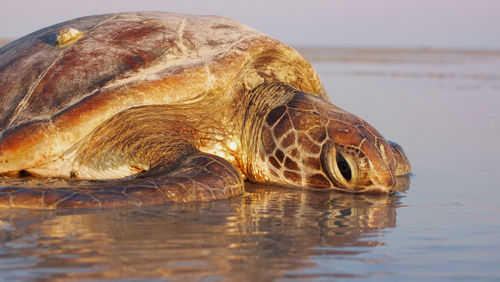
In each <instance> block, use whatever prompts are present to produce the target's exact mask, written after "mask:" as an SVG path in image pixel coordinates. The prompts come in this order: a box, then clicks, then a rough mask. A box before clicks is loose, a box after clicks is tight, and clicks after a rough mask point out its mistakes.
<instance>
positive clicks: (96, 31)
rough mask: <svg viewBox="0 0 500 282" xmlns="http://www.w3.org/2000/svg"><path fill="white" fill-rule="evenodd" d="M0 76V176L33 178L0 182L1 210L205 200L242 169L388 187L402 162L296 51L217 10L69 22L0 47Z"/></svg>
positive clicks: (223, 190) (234, 187)
mask: <svg viewBox="0 0 500 282" xmlns="http://www.w3.org/2000/svg"><path fill="white" fill-rule="evenodd" d="M0 78H1V80H0V103H1V104H2V105H3V107H2V108H1V109H0V127H1V130H2V135H1V138H0V173H1V174H2V175H4V176H5V177H7V178H10V179H15V178H20V177H23V176H26V175H28V176H29V180H26V181H21V182H20V183H21V184H19V182H16V183H18V184H15V183H14V182H10V181H9V180H8V179H7V180H5V181H4V182H5V183H4V184H3V185H2V188H0V206H8V207H24V208H40V209H62V208H85V207H119V206H144V205H160V204H164V203H168V202H189V201H211V200H216V199H226V198H229V197H233V196H236V195H240V194H241V193H242V192H243V191H244V180H245V179H247V180H249V181H251V182H256V183H269V184H279V185H284V186H290V187H297V188H301V189H304V188H307V189H317V190H327V189H335V190H340V191H345V192H352V193H361V192H382V193H390V192H392V191H393V190H394V187H395V183H396V180H395V179H396V176H398V175H405V174H408V173H409V172H410V165H409V162H408V160H407V158H406V156H405V154H404V153H403V151H402V149H401V148H400V147H399V146H398V145H396V144H394V143H390V142H388V141H386V140H385V139H384V138H383V137H382V136H381V135H380V134H379V133H378V132H377V131H376V130H375V129H374V128H373V127H372V126H371V125H369V124H368V123H366V122H365V121H364V120H362V119H360V118H358V117H356V116H354V115H352V114H350V113H348V112H346V111H344V110H342V109H340V108H338V107H337V106H335V105H333V104H331V103H330V101H329V98H328V96H327V95H326V93H325V91H324V90H323V87H322V85H321V82H320V80H319V78H318V75H317V73H316V71H315V70H314V69H313V68H312V67H311V65H310V64H309V63H308V62H307V61H306V60H305V59H304V58H302V57H301V56H300V55H299V54H298V53H297V52H296V51H294V50H293V49H292V48H290V47H288V46H286V45H285V44H283V43H281V42H279V41H277V40H275V39H273V38H270V37H268V36H266V35H264V34H262V33H260V32H257V31H255V30H253V29H251V28H249V27H247V26H245V25H242V24H240V23H237V22H235V21H232V20H230V19H227V18H223V17H216V16H188V15H179V14H170V13H127V14H114V15H101V16H91V17H84V18H79V19H75V20H71V21H68V22H65V23H61V24H57V25H54V26H51V27H48V28H45V29H42V30H39V31H37V32H34V33H32V34H30V35H27V36H26V37H23V38H21V39H19V40H17V41H14V42H12V43H10V44H8V45H6V46H4V47H3V48H1V49H0ZM40 178H45V179H47V178H50V179H60V180H63V181H62V182H61V183H60V184H58V185H52V186H51V185H47V186H45V184H44V185H37V183H38V182H37V179H40ZM64 180H66V181H64ZM40 183H44V182H40ZM37 186H38V187H37Z"/></svg>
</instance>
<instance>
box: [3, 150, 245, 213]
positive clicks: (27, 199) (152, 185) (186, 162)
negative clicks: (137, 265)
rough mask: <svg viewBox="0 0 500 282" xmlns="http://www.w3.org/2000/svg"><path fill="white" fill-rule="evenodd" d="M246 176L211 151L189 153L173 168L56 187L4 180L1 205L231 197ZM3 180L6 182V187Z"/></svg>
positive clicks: (66, 205)
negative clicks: (15, 183) (134, 175)
mask: <svg viewBox="0 0 500 282" xmlns="http://www.w3.org/2000/svg"><path fill="white" fill-rule="evenodd" d="M243 185H244V183H243V180H242V178H241V176H240V174H239V172H238V170H237V169H236V168H235V167H234V166H233V165H232V164H231V163H229V162H228V161H226V160H224V159H222V158H220V157H217V156H214V155H210V154H206V153H202V152H198V151H197V152H195V153H193V154H191V155H188V156H186V157H185V158H184V159H183V160H182V161H180V163H179V165H178V166H177V167H176V168H175V169H174V170H170V171H168V172H163V173H162V172H161V171H156V172H155V174H151V173H149V174H145V175H144V176H142V177H138V178H134V179H130V180H121V181H113V182H93V183H90V184H88V182H87V184H83V185H78V182H77V183H76V185H75V183H68V184H63V185H61V186H55V187H54V188H38V187H33V185H28V186H25V187H22V186H16V185H10V186H9V185H5V184H3V185H1V186H0V207H11V208H30V209H48V210H54V209H78V208H114V207H141V206H155V205H162V204H166V203H171V202H197V201H200V202H202V201H212V200H220V199H227V198H230V197H233V196H237V195H240V194H242V193H243V191H244V188H243ZM2 186H3V187H2Z"/></svg>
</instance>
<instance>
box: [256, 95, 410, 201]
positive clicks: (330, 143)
mask: <svg viewBox="0 0 500 282" xmlns="http://www.w3.org/2000/svg"><path fill="white" fill-rule="evenodd" d="M257 151H258V154H259V155H260V156H259V157H260V160H261V161H262V167H265V169H267V172H268V174H267V177H268V178H269V179H267V180H264V181H270V182H273V183H278V184H282V185H289V186H300V187H309V188H315V189H336V190H342V191H346V192H354V193H358V192H386V193H391V192H393V191H394V190H396V176H398V175H405V174H408V173H409V172H410V165H409V162H408V159H407V158H406V156H405V154H404V152H403V150H402V149H401V147H400V146H398V145H397V144H395V143H392V142H389V141H387V140H385V139H384V138H383V137H382V136H381V135H380V134H379V133H378V132H377V130H375V128H373V127H372V126H371V125H369V124H368V123H367V122H365V121H364V120H362V119H360V118H358V117H356V116H355V115H352V114H350V113H348V112H346V111H344V110H342V109H340V108H338V107H336V106H334V105H332V104H331V103H330V102H328V101H326V100H324V99H322V98H319V97H317V96H314V95H311V94H307V93H303V92H300V91H297V90H295V91H294V92H293V94H292V96H291V98H290V99H289V100H287V101H286V102H285V103H283V104H282V105H279V106H277V107H274V108H273V109H271V110H270V111H269V112H268V114H267V116H266V118H265V120H264V122H263V126H262V131H261V135H260V146H259V149H258V150H257Z"/></svg>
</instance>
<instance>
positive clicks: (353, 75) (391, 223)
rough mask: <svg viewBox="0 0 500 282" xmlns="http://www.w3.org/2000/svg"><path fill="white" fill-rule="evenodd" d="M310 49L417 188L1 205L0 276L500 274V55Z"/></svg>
mask: <svg viewBox="0 0 500 282" xmlns="http://www.w3.org/2000/svg"><path fill="white" fill-rule="evenodd" d="M302 51H303V52H304V54H306V56H308V57H310V58H312V63H313V65H314V66H315V67H316V68H317V69H318V71H319V73H320V76H321V78H322V81H323V83H324V85H325V89H326V90H327V92H328V93H330V95H331V97H332V100H333V101H334V103H335V104H337V105H339V106H341V107H343V108H345V109H347V110H349V111H350V112H353V113H356V114H358V115H360V116H361V117H363V118H365V119H366V120H368V121H369V122H370V123H372V124H374V125H375V127H376V128H377V129H378V130H379V131H380V132H381V133H382V134H383V135H384V136H385V137H387V138H389V139H391V140H395V141H397V142H398V143H399V144H400V145H402V146H403V148H404V149H405V151H406V153H407V154H408V156H409V159H410V160H411V162H412V166H413V170H414V175H413V176H412V177H411V185H410V189H409V190H408V191H406V192H401V193H398V194H396V195H393V196H384V195H378V196H376V195H348V194H339V193H314V192H303V191H296V190H290V189H282V188H278V187H267V186H257V185H252V186H250V187H248V191H247V194H246V195H244V196H242V197H239V198H236V199H231V200H227V201H218V202H213V203H205V204H176V205H169V206H165V207H156V208H144V209H127V210H123V209H121V210H106V211H89V210H87V211H83V210H82V211H71V212H68V211H66V212H37V211H26V210H0V280H13V279H16V280H37V279H43V278H47V279H55V278H63V279H88V278H99V279H113V278H172V279H173V280H186V279H190V280H243V281H247V280H256V279H260V280H274V279H277V280H294V279H297V280H305V279H311V278H314V279H317V280H343V279H346V280H353V279H354V280H357V279H369V280H383V281H387V280H395V281H407V280H423V279H430V280H456V279H462V280H498V279H500V270H499V269H498V266H499V265H500V240H499V238H500V203H499V199H500V184H499V183H500V170H499V168H498V166H497V163H498V160H499V158H500V149H499V146H498V144H500V126H499V121H500V113H499V111H498V109H500V52H435V51H429V50H421V51H418V52H417V51H411V52H409V51H397V50H388V51H387V50H339V49H315V50H311V49H308V50H306V49H304V50H302Z"/></svg>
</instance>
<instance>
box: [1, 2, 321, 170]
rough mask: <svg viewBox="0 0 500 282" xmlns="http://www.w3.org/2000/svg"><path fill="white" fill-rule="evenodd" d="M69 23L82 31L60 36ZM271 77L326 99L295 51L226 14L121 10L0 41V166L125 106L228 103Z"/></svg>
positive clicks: (32, 156)
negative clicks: (210, 100)
mask: <svg viewBox="0 0 500 282" xmlns="http://www.w3.org/2000/svg"><path fill="white" fill-rule="evenodd" d="M69 29H75V30H77V31H79V32H81V33H82V36H81V37H78V38H75V40H74V42H70V43H68V44H60V42H59V41H58V36H60V34H61V32H62V31H63V30H69ZM270 81H281V82H285V83H287V84H289V85H291V86H293V87H295V88H297V89H299V90H302V91H304V92H308V93H313V94H317V95H320V96H322V97H323V98H325V99H328V98H327V96H326V94H325V92H324V90H323V88H322V86H321V83H320V81H319V78H318V76H317V74H316V72H315V70H314V69H313V68H312V67H311V66H310V64H309V63H308V62H307V61H306V60H305V59H304V58H303V57H301V56H300V55H299V54H298V53H297V52H296V51H295V50H293V49H292V48H290V47H289V46H287V45H285V44H283V43H281V42H280V41H278V40H276V39H273V38H270V37H268V36H266V35H264V34H262V33H260V32H258V31H256V30H254V29H252V28H249V27H247V26H245V25H243V24H241V23H238V22H236V21H233V20H230V19H227V18H224V17H218V16H191V15H182V14H172V13H162V12H147V13H123V14H108V15H99V16H90V17H83V18H78V19H74V20H70V21H67V22H64V23H60V24H56V25H53V26H50V27H47V28H44V29H41V30H39V31H36V32H34V33H32V34H29V35H27V36H25V37H23V38H21V39H19V40H16V41H14V42H12V43H10V44H7V45H5V46H4V47H3V48H1V49H0V104H1V105H2V107H1V108H0V132H1V138H0V173H1V172H5V171H12V170H16V169H19V168H21V165H20V164H23V166H27V167H30V166H36V165H38V164H42V163H46V162H48V161H51V160H54V159H55V158H57V157H58V156H60V155H61V154H62V153H63V152H65V151H66V150H68V148H70V147H71V146H72V145H73V144H75V143H76V142H78V140H81V139H82V138H83V137H85V136H86V135H87V134H89V133H90V132H91V131H92V130H93V129H95V128H96V126H98V125H99V124H101V123H102V122H104V121H105V120H107V119H109V118H110V117H112V116H114V115H116V114H117V113H119V112H121V111H123V110H126V109H128V108H131V107H135V106H141V105H155V104H165V105H170V104H186V103H189V104H193V103H197V102H199V101H201V100H203V99H206V98H207V97H208V96H210V97H217V98H218V99H222V100H227V101H233V102H231V103H234V101H235V100H238V99H240V98H241V96H242V95H245V93H247V92H248V91H250V90H251V89H253V88H254V87H256V86H257V85H259V84H261V83H263V82H270ZM231 103H230V102H228V103H227V104H226V105H222V106H223V107H225V106H227V107H230V105H231ZM54 144H57V145H54ZM12 159H17V161H16V162H15V163H17V164H15V163H12V161H11V162H10V163H8V161H9V160H12Z"/></svg>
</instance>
